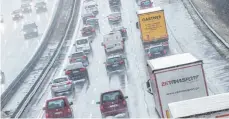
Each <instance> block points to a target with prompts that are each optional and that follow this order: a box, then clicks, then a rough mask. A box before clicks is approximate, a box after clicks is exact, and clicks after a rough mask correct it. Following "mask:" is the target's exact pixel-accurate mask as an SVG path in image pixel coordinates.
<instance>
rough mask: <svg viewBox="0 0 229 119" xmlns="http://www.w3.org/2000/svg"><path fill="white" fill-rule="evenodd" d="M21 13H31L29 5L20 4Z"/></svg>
mask: <svg viewBox="0 0 229 119" xmlns="http://www.w3.org/2000/svg"><path fill="white" fill-rule="evenodd" d="M21 11H22V13H24V14H28V13H31V12H32V7H31V4H29V3H23V4H21Z"/></svg>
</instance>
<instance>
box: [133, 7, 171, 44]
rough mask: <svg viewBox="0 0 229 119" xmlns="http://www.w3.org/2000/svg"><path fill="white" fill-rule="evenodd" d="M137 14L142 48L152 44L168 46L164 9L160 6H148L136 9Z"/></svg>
mask: <svg viewBox="0 0 229 119" xmlns="http://www.w3.org/2000/svg"><path fill="white" fill-rule="evenodd" d="M137 15H138V23H137V27H138V28H140V31H141V39H142V42H143V45H144V48H146V47H148V46H150V45H154V44H155V45H157V44H163V45H164V46H165V47H167V48H168V46H169V44H168V39H169V38H168V32H167V28H166V21H165V15H164V10H163V9H162V8H161V7H154V8H148V9H143V10H138V11H137Z"/></svg>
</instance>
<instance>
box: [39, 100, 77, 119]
mask: <svg viewBox="0 0 229 119" xmlns="http://www.w3.org/2000/svg"><path fill="white" fill-rule="evenodd" d="M71 105H73V102H69V101H68V99H67V97H65V96H59V97H54V98H51V99H48V100H46V102H45V107H43V110H44V111H45V117H46V118H74V114H73V109H72V107H71Z"/></svg>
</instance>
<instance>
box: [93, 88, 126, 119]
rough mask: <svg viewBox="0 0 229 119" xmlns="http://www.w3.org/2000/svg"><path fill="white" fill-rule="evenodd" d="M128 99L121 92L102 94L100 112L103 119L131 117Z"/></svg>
mask: <svg viewBox="0 0 229 119" xmlns="http://www.w3.org/2000/svg"><path fill="white" fill-rule="evenodd" d="M127 98H128V97H127V96H125V97H124V95H123V93H122V92H121V90H114V91H109V92H105V93H102V94H101V97H100V102H97V104H100V111H101V115H102V118H105V117H108V116H117V115H119V116H121V117H126V118H128V117H129V111H128V106H127V102H126V99H127Z"/></svg>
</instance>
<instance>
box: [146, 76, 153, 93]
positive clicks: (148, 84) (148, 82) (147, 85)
mask: <svg viewBox="0 0 229 119" xmlns="http://www.w3.org/2000/svg"><path fill="white" fill-rule="evenodd" d="M146 88H147V92H148V93H150V94H151V95H153V93H152V90H151V87H150V79H149V80H148V81H147V82H146Z"/></svg>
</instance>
